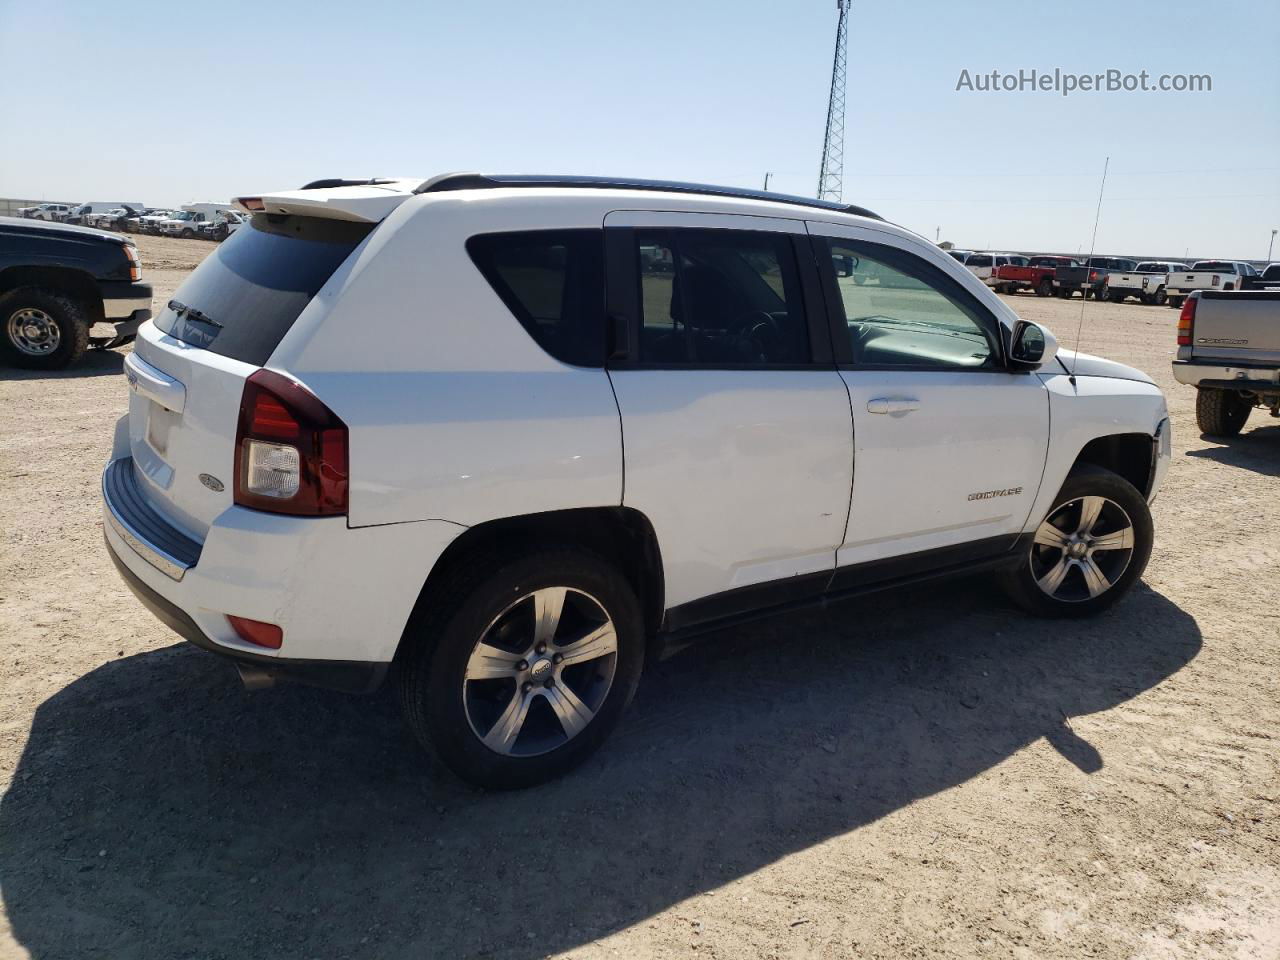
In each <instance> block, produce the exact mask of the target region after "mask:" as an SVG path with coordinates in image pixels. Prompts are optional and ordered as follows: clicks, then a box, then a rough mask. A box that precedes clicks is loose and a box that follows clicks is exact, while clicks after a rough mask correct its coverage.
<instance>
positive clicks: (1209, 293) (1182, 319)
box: [1173, 290, 1280, 437]
mask: <svg viewBox="0 0 1280 960" xmlns="http://www.w3.org/2000/svg"><path fill="white" fill-rule="evenodd" d="M1173 377H1174V379H1175V380H1177V381H1178V382H1179V383H1186V384H1190V385H1191V386H1193V387H1195V388H1196V391H1197V392H1196V423H1197V424H1198V425H1199V427H1200V430H1201V431H1202V432H1203V433H1206V434H1209V435H1210V436H1218V437H1233V436H1235V435H1236V434H1237V433H1239V432H1240V430H1241V429H1242V428H1243V427H1244V423H1245V421H1246V420H1247V419H1249V412H1250V411H1251V410H1253V408H1254V407H1265V408H1267V409H1269V410H1270V411H1271V416H1273V417H1280V290H1276V291H1272V290H1233V291H1230V292H1228V291H1223V290H1195V291H1192V293H1191V294H1189V295H1188V296H1187V297H1186V301H1185V302H1184V303H1183V305H1182V313H1181V314H1179V315H1178V355H1177V357H1176V359H1174V361H1173Z"/></svg>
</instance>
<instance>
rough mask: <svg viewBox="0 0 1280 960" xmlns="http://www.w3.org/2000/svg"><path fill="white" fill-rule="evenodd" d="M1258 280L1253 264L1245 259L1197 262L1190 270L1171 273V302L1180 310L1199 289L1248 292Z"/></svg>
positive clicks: (1168, 282)
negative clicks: (1185, 301) (1184, 302)
mask: <svg viewBox="0 0 1280 960" xmlns="http://www.w3.org/2000/svg"><path fill="white" fill-rule="evenodd" d="M1258 278H1259V273H1258V271H1257V270H1256V269H1254V266H1253V264H1251V263H1245V262H1244V261H1243V260H1197V261H1196V262H1195V263H1193V264H1192V265H1191V269H1190V270H1184V271H1177V272H1172V273H1170V274H1169V279H1168V281H1167V283H1166V293H1167V295H1168V303H1169V306H1171V307H1180V306H1182V302H1183V301H1184V300H1186V299H1187V297H1189V296H1190V295H1191V294H1192V293H1194V292H1195V291H1196V290H1248V289H1251V288H1252V286H1253V281H1256V280H1257V279H1258Z"/></svg>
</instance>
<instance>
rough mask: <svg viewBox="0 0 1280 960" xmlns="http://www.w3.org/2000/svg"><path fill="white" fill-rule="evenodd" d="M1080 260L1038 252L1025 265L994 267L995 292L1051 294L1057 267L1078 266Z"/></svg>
mask: <svg viewBox="0 0 1280 960" xmlns="http://www.w3.org/2000/svg"><path fill="white" fill-rule="evenodd" d="M1079 265H1080V261H1078V260H1073V259H1072V258H1071V257H1056V256H1052V255H1047V254H1038V255H1036V256H1034V257H1032V258H1030V259H1029V260H1028V261H1027V262H1026V264H1025V265H1019V264H1016V263H1009V264H1005V265H1004V266H999V267H996V268H995V271H994V277H995V282H994V283H993V284H992V286H993V287H995V289H996V292H997V293H1017V292H1018V291H1019V290H1022V289H1024V288H1025V289H1028V290H1034V291H1035V292H1036V296H1037V297H1051V296H1053V278H1054V275H1055V273H1056V272H1057V269H1058V268H1059V267H1071V266H1079Z"/></svg>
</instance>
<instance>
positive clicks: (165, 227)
mask: <svg viewBox="0 0 1280 960" xmlns="http://www.w3.org/2000/svg"><path fill="white" fill-rule="evenodd" d="M234 209H235V208H234V207H233V206H231V204H229V203H184V204H183V205H182V212H181V213H178V214H176V215H175V216H173V217H171V218H170V219H168V220H161V221H160V232H161V233H165V234H168V235H169V236H171V237H188V238H190V237H195V236H199V234H200V225H201V224H204V223H210V222H211V221H213V220H216V219H218V217H220V216H221V215H222V214H224V213H229V212H231V211H233V210H234Z"/></svg>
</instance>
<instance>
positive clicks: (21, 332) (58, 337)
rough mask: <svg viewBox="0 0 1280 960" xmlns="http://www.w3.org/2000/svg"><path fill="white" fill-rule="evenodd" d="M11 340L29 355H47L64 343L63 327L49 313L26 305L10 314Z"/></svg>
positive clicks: (9, 329) (9, 331)
mask: <svg viewBox="0 0 1280 960" xmlns="http://www.w3.org/2000/svg"><path fill="white" fill-rule="evenodd" d="M6 332H7V333H8V336H9V342H10V343H12V344H13V345H14V346H15V347H17V348H18V349H19V350H20V351H21V352H23V353H25V354H26V355H27V356H29V357H47V356H48V355H49V354H51V353H53V352H54V351H55V350H57V349H58V345H59V344H60V343H62V328H61V327H59V326H58V324H57V322H56V321H55V320H54V319H53V317H51V316H49V314H47V313H45V312H44V311H43V310H37V309H36V308H35V307H24V308H23V309H21V310H15V311H14V312H13V313H12V314H10V315H9V322H8V324H7V331H6Z"/></svg>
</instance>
